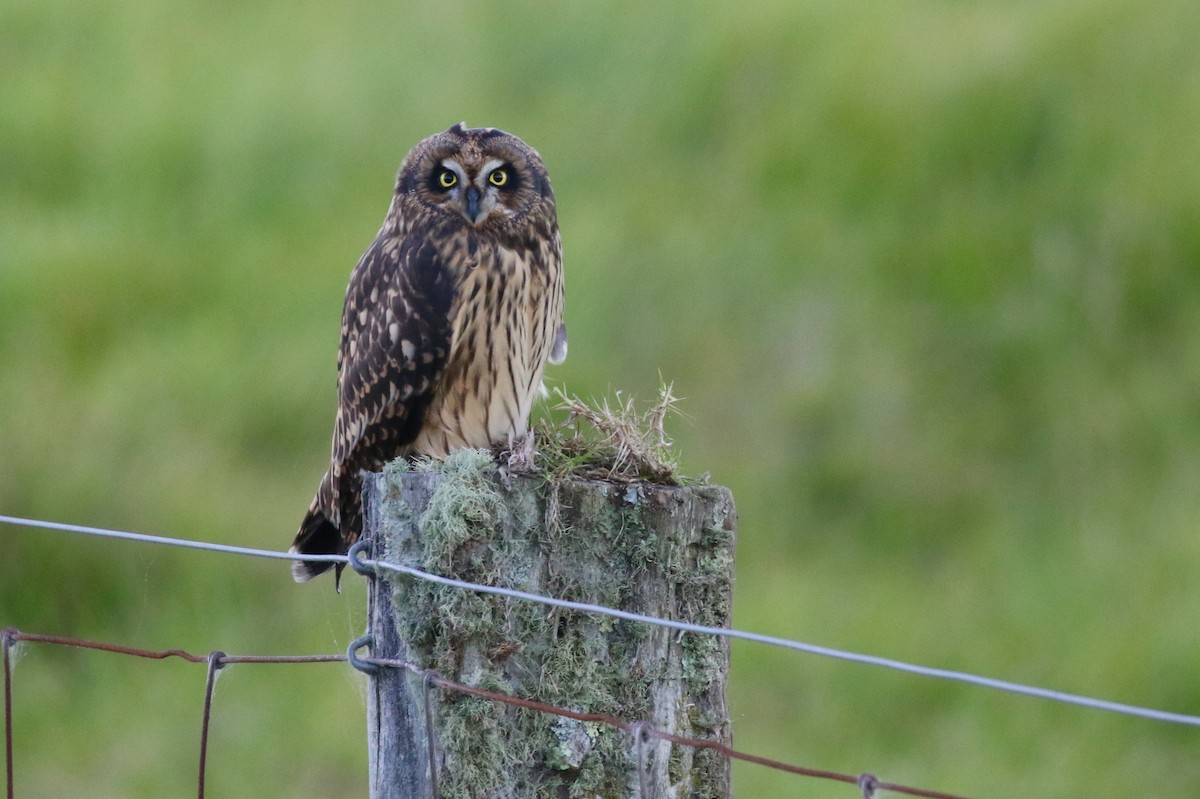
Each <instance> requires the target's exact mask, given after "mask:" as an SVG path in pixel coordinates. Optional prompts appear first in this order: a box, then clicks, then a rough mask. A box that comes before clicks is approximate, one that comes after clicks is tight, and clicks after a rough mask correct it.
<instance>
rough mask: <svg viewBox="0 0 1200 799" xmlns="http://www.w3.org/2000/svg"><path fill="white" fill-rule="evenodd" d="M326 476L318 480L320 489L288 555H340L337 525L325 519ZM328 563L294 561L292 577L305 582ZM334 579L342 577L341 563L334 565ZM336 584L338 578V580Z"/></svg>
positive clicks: (327, 505)
mask: <svg viewBox="0 0 1200 799" xmlns="http://www.w3.org/2000/svg"><path fill="white" fill-rule="evenodd" d="M332 494H333V491H332V486H331V484H330V476H329V473H328V472H327V473H326V474H325V476H324V477H323V478H321V487H320V488H318V489H317V495H316V496H315V497H313V501H312V505H310V506H309V508H308V513H307V514H305V516H304V521H303V522H301V523H300V531H299V532H298V533H296V540H295V541H293V542H292V547H291V549H289V550H288V552H291V553H294V554H299V555H341V554H344V553H345V551H346V545H345V543H344V541H343V538H342V532H341V530H339V529H338V526H337V524H335V523H334V522H333V520H331V519H330V518H329V516H328V510H327V509H328V508H331V507H332V504H333V503H332V499H333V496H332ZM332 565H333V564H331V563H310V562H307V561H302V560H297V561H294V562H293V563H292V577H293V578H294V579H295V580H296V582H298V583H304V582H308V581H309V580H311V579H312V578H314V577H316V576H317V575H318V574H321V573H322V572H326V571H328V570H329V567H330V566H332ZM337 573H338V577H339V578H340V577H341V574H342V564H340V563H339V564H338V568H337ZM339 582H340V579H339Z"/></svg>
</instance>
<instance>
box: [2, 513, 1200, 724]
mask: <svg viewBox="0 0 1200 799" xmlns="http://www.w3.org/2000/svg"><path fill="white" fill-rule="evenodd" d="M0 523H3V524H10V525H16V526H24V527H34V528H41V529H48V530H55V531H59V532H67V533H80V534H85V535H93V536H100V537H104V538H116V539H124V540H130V541H139V542H143V543H150V544H159V545H165V546H174V547H184V548H188V549H197V550H203V551H208V552H219V553H223V554H231V555H243V556H247V557H257V558H272V559H276V560H297V561H305V562H311V563H347V564H350V565H351V566H352V567H354V568H355V570H356V571H360V572H364V571H369V570H370V569H375V568H380V569H385V570H388V571H393V572H396V573H400V574H405V575H408V576H410V577H413V578H416V579H419V580H424V581H427V582H431V583H436V584H438V585H444V586H448V587H452V588H458V589H461V590H466V591H475V592H478V593H485V594H495V595H499V596H506V597H509V598H512V599H520V600H523V601H528V602H537V603H539V604H543V605H549V606H551V607H559V608H565V609H568V610H577V611H580V612H584V613H594V614H598V615H604V616H610V617H613V618H618V619H624V620H626V621H633V622H639V623H642V624H650V625H655V626H659V627H668V628H670V629H674V630H680V631H683V632H690V633H695V634H698V635H714V636H720V637H723V638H730V639H738V640H743V641H749V642H752V643H758V644H765V645H769V646H776V647H782V648H785V649H790V650H793V651H797V652H803V653H805V654H810V655H817V656H820V657H825V658H831V659H834V660H841V661H847V662H851V663H859V664H863V665H868V666H878V667H881V668H886V669H891V670H893V671H899V672H904V673H907V674H915V675H918V676H922V677H931V678H934V679H940V680H949V681H952V682H960V683H966V684H969V685H975V686H979V687H983V688H990V689H993V690H997V691H1004V692H1007V693H1013V694H1019V695H1022V696H1029V697H1033V698H1036V699H1043V700H1047V701H1052V702H1059V703H1062V704H1068V705H1075V706H1078V707H1085V708H1089V709H1092V710H1102V711H1106V712H1110V713H1118V714H1121V715H1126V716H1134V717H1138V718H1144V719H1150V720H1153V721H1161V722H1166V723H1170V724H1183V725H1187V726H1192V727H1200V716H1195V715H1189V714H1186V713H1176V712H1172V711H1166V710H1157V709H1154V708H1148V707H1141V706H1138V705H1131V704H1126V703H1122V702H1113V701H1110V700H1107V699H1098V698H1095V697H1089V696H1083V695H1080V694H1072V693H1067V692H1065V691H1058V690H1054V689H1051V688H1040V687H1037V686H1032V685H1025V684H1022V683H1016V682H1010V681H1008V680H998V679H995V678H992V677H984V676H982V675H978V674H972V673H970V672H964V671H954V670H950V669H942V668H936V667H931V666H922V665H919V664H915V663H907V662H905V661H901V660H894V659H891V658H885V657H879V656H876V655H867V654H862V653H859V652H850V651H847V650H842V649H835V648H832V647H826V646H821V645H819V644H810V643H805V642H803V641H794V640H791V639H787V638H780V637H777V636H772V635H764V634H762V633H755V632H750V631H746V630H738V629H735V628H731V627H708V626H704V625H700V624H692V623H690V622H685V621H678V620H675V619H664V618H660V617H658V616H649V615H646V614H641V613H632V612H630V611H625V610H620V609H617V608H610V607H607V606H604V605H594V604H591V603H588V602H575V601H572V600H567V599H558V598H556V597H549V596H544V595H542V594H534V593H529V592H526V591H518V590H516V589H512V588H505V587H502V586H494V585H483V584H481V583H472V582H468V581H466V580H456V579H454V578H450V577H443V576H441V575H437V574H431V573H429V572H426V571H422V570H421V569H417V568H414V567H412V566H405V565H403V564H398V563H391V562H388V561H384V560H372V559H369V558H362V557H361V554H360V553H361V551H362V545H365V542H359V545H356V547H355V548H352V550H351V553H350V554H348V555H302V554H299V553H292V552H279V551H276V550H268V549H255V548H251V547H239V546H234V545H231V544H214V543H211V542H207V541H193V540H189V539H183V538H169V537H165V536H156V535H146V534H144V533H131V532H126V531H123V530H108V529H105V528H101V527H89V526H85V525H77V524H65V523H62V522H52V521H43V520H39V519H25V518H20V517H16V516H3V515H0ZM356 564H357V565H356Z"/></svg>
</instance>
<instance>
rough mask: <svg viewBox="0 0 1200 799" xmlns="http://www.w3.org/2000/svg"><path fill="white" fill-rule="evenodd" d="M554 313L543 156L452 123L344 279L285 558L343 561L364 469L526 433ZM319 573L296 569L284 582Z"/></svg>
mask: <svg viewBox="0 0 1200 799" xmlns="http://www.w3.org/2000/svg"><path fill="white" fill-rule="evenodd" d="M562 310H563V279H562V247H561V243H560V240H559V235H558V222H557V220H556V217H555V211H554V193H553V192H552V191H551V189H550V178H549V177H548V176H547V174H546V168H545V165H544V164H543V163H542V159H541V156H539V155H538V154H537V152H536V151H535V150H534V149H533V148H532V147H530V146H528V145H527V144H525V143H524V142H523V141H521V140H520V139H518V138H516V137H515V136H511V135H509V134H507V133H504V132H503V131H499V130H495V129H493V128H475V129H467V128H465V127H464V126H463V125H462V124H458V125H455V126H454V127H452V128H450V129H449V130H447V131H446V132H445V133H438V134H435V135H433V136H430V137H429V138H427V139H425V140H424V141H422V142H420V143H419V144H417V146H416V147H414V148H413V149H412V151H411V152H410V153H409V154H408V156H407V157H406V158H405V159H404V163H403V164H402V165H401V166H400V173H399V175H398V177H397V178H396V190H395V193H394V195H393V197H392V204H391V207H390V208H389V209H388V213H387V217H386V218H385V219H384V222H383V227H381V228H380V230H379V234H378V235H377V236H376V237H375V241H373V242H372V243H371V246H370V247H369V248H367V251H366V252H365V253H363V256H362V258H361V259H359V262H358V265H357V266H356V267H355V268H354V272H353V273H352V274H351V275H350V285H349V287H348V288H347V290H346V304H345V307H344V309H343V312H342V340H341V346H340V348H339V350H338V406H337V418H336V421H335V424H334V429H333V453H332V458H331V461H330V465H329V471H328V472H326V473H325V476H324V477H323V478H322V479H321V485H320V487H319V488H318V489H317V495H316V497H314V498H313V501H312V505H311V507H310V508H309V510H308V515H307V516H305V517H304V521H303V523H301V525H300V531H299V533H297V535H296V540H295V543H293V544H292V550H291V551H292V552H297V553H304V554H338V553H344V552H346V550H347V548H348V547H349V546H350V544H352V543H354V542H355V541H356V540H357V539H358V537H359V535H360V534H361V531H362V508H361V496H360V495H361V493H362V484H361V477H360V472H361V471H363V470H370V471H376V470H378V469H380V468H381V467H382V466H383V464H384V463H385V462H387V461H388V460H390V459H392V458H395V457H397V456H400V455H431V456H434V457H441V456H444V455H446V454H447V453H448V452H450V451H451V450H454V449H458V448H461V447H491V446H493V445H494V444H498V443H501V442H504V441H505V440H506V439H508V438H509V437H512V436H517V435H520V434H521V433H524V432H525V429H526V426H527V425H528V420H529V410H530V406H531V405H532V404H533V401H534V398H535V396H536V395H537V393H538V391H539V390H540V388H541V382H542V370H543V368H544V367H545V365H546V362H547V361H550V362H551V363H560V362H561V361H562V359H563V358H564V357H565V356H566V347H567V339H566V328H565V327H563V323H562ZM327 568H328V565H327V564H323V563H303V562H300V561H297V562H296V563H295V564H293V566H292V574H293V576H294V577H295V578H296V580H297V581H300V582H303V581H305V580H307V579H309V578H311V577H313V576H315V575H317V574H320V573H321V572H322V571H325V570H326V569H327ZM339 572H340V569H339Z"/></svg>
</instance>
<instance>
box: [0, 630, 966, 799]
mask: <svg viewBox="0 0 1200 799" xmlns="http://www.w3.org/2000/svg"><path fill="white" fill-rule="evenodd" d="M0 640H2V642H3V656H4V739H5V757H6V762H7V774H8V780H7V788H8V799H14V790H13V729H12V665H11V650H12V645H13V644H14V643H16V642H19V641H23V642H26V643H40V644H51V645H56V646H66V647H74V648H80V649H93V650H98V651H102V652H112V653H114V654H119V655H126V656H129V657H138V658H147V659H151V660H164V659H166V658H170V657H178V658H181V659H183V660H186V661H188V662H189V663H204V664H206V666H207V670H206V674H205V687H204V709H203V715H202V719H201V727H200V767H199V774H198V777H197V789H198V796H199V799H204V787H205V784H204V779H205V768H206V765H207V757H208V736H209V721H210V718H211V714H212V700H213V686H214V685H215V683H216V676H217V672H218V671H220V670H221V669H222V668H223V667H225V666H228V665H231V664H235V663H285V664H294V663H330V662H342V661H350V662H351V663H352V664H353V665H354V666H355V668H358V669H360V670H363V671H368V672H369V671H370V670H371V669H372V668H374V669H378V667H380V666H384V667H389V668H400V669H405V670H406V671H409V672H411V673H413V674H415V675H417V676H419V677H421V679H422V683H423V685H424V688H425V723H426V725H427V734H428V735H430V736H433V734H434V731H433V713H432V709H431V703H430V701H429V688H430V687H434V686H436V687H438V688H442V689H445V690H450V691H455V692H457V693H462V694H467V695H470V696H476V697H479V698H481V699H487V700H489V701H492V702H501V703H503V704H507V705H512V706H514V707H521V708H525V709H527V710H533V711H536V712H539V713H548V714H551V715H555V716H563V717H566V718H570V719H575V720H576V721H585V722H594V723H600V724H606V725H608V726H610V727H615V728H616V729H619V730H623V731H625V732H630V733H632V734H634V738H635V740H634V743H635V745H636V746H638V747H640V746H642V745H643V740H642V739H649V738H658V739H661V740H665V741H669V742H671V743H674V744H679V745H681V746H690V747H695V748H697V749H711V750H713V751H716V752H718V753H720V754H722V755H724V756H725V757H728V758H732V759H735V760H742V761H745V762H747V763H753V764H755V765H759V766H765V767H767V768H772V769H776V770H779V771H785V772H788V773H790V774H797V775H799V776H803V777H811V778H815V779H824V780H835V781H838V782H844V783H848V784H851V785H857V786H859V787H860V788H861V787H862V786H863V785H864V784H870V785H871V786H872V787H873V788H875V789H878V790H886V791H892V792H894V793H899V794H907V795H908V796H920V797H928V798H929V799H964V797H961V796H957V795H955V794H948V793H941V792H938V791H929V790H924V789H921V788H914V787H912V786H908V785H899V784H895V783H889V782H881V781H879V780H877V779H876V778H875V777H874V776H872V775H868V774H863V775H858V776H855V775H853V774H843V773H840V772H836V771H825V770H821V769H813V768H807V767H804V766H798V765H794V764H791V763H784V762H781V761H778V760H772V759H770V758H766V757H760V756H758V755H752V754H749V753H747V752H741V751H738V750H736V749H734V748H733V747H730V746H727V745H726V744H723V743H721V742H719V741H710V740H703V739H699V738H688V737H685V736H682V735H675V734H673V733H669V732H666V731H664V730H659V729H656V728H655V727H654V726H653V725H651V724H650V723H648V722H646V721H629V720H626V719H622V718H618V717H616V716H611V715H608V714H605V713H584V712H581V711H577V710H569V709H567V708H563V707H557V706H555V705H550V704H547V703H545V702H539V701H537V700H534V699H525V698H522V697H518V696H512V695H511V694H505V693H500V692H498V691H489V690H487V689H484V688H477V687H475V686H473V685H467V684H466V683H461V682H457V681H455V680H451V679H448V678H446V677H443V676H441V675H440V674H438V673H437V672H436V671H434V670H432V669H423V668H421V667H420V666H417V665H416V664H413V663H409V662H408V661H404V660H397V659H394V658H377V657H358V656H355V655H354V654H353V653H354V652H355V651H356V650H358V649H361V648H362V647H364V646H368V645H369V644H370V639H369V637H368V636H364V637H363V638H360V639H358V640H357V641H355V642H354V643H352V644H351V645H350V650H349V652H348V653H347V654H337V655H229V654H226V653H224V652H221V651H219V650H218V651H213V652H210V653H209V654H207V655H198V654H195V653H192V652H187V651H185V650H183V649H140V648H138V647H131V646H121V645H119V644H109V643H103V642H99V641H88V640H84V639H80V638H70V637H67V636H60V635H43V634H40V633H26V632H22V631H20V630H17V629H14V628H7V629H5V630H3V631H0ZM431 740H432V738H431ZM430 771H431V779H432V780H434V781H435V782H434V783H433V784H434V785H436V779H437V774H436V772H437V768H436V759H435V756H434V753H433V747H430ZM435 790H436V788H435ZM435 795H436V794H435ZM864 795H865V790H864Z"/></svg>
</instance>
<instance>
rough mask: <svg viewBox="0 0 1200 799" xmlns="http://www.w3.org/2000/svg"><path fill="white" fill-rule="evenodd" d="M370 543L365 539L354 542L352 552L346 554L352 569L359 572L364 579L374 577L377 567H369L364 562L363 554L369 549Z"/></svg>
mask: <svg viewBox="0 0 1200 799" xmlns="http://www.w3.org/2000/svg"><path fill="white" fill-rule="evenodd" d="M367 545H368V542H367V539H365V538H360V539H358V540H357V541H355V542H354V546H352V547H350V551H349V552H347V553H346V560H347V562H348V563H349V564H350V568H351V569H354V571H356V572H358V573H359V574H361V575H362V576H364V577H374V576H375V567H374V566H368V565H367V564H365V563H363V562H362V557H361V556H362V552H363V550H364V549H366V548H367Z"/></svg>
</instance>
